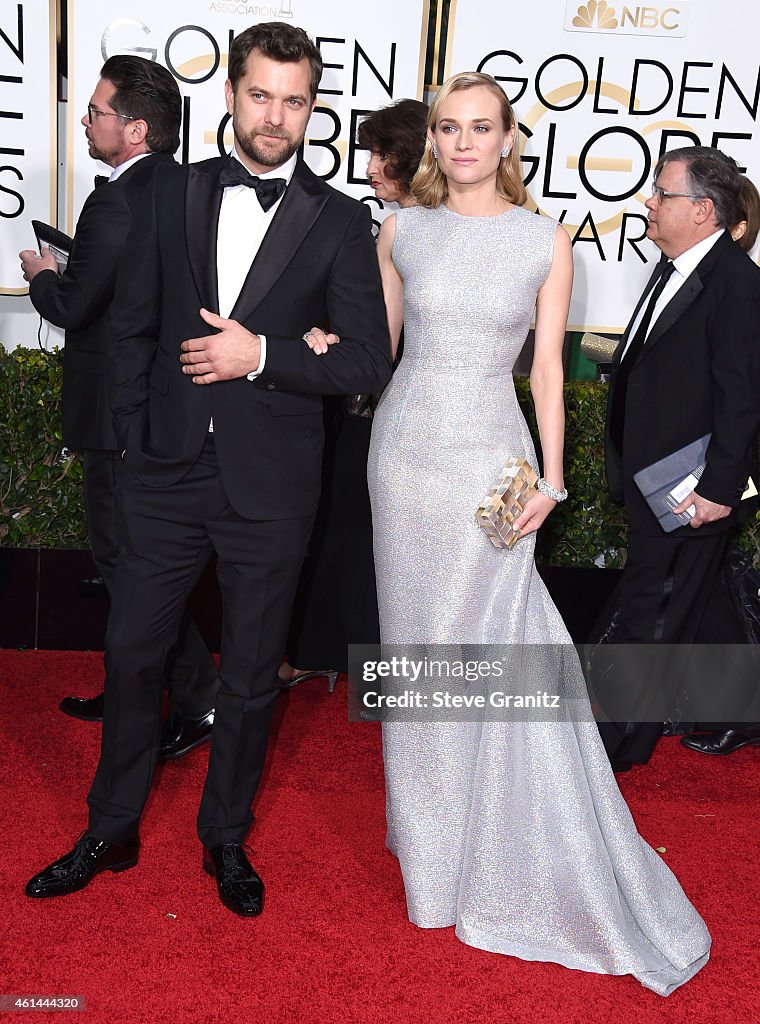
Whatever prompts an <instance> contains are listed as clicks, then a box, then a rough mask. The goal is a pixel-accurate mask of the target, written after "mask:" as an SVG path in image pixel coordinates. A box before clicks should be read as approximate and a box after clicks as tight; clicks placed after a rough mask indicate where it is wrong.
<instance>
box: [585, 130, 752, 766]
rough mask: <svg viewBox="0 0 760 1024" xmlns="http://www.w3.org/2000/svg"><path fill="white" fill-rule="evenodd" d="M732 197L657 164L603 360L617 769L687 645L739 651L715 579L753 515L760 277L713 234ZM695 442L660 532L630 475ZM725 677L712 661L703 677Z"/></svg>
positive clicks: (641, 751)
mask: <svg viewBox="0 0 760 1024" xmlns="http://www.w3.org/2000/svg"><path fill="white" fill-rule="evenodd" d="M740 187H741V174H740V172H739V169H738V167H737V165H736V163H735V162H734V161H733V160H732V159H730V158H729V157H727V156H725V155H724V154H723V153H721V152H720V151H719V150H716V149H712V148H708V147H704V146H694V147H687V148H685V149H678V150H674V151H672V152H669V153H665V154H664V155H663V156H662V157H661V159H660V160H659V162H658V164H657V166H656V168H655V175H654V185H653V194H652V196H651V198H650V199H648V200H647V202H646V207H647V210H648V211H649V227H648V230H647V237H648V238H650V239H651V240H652V241H653V242H654V243H655V245H656V246H657V248H658V249H659V250H660V251H661V253H662V256H661V259H660V262H659V263H658V264H657V266H656V268H655V270H654V273H653V274H652V276H651V278H650V280H649V283H648V284H647V286H646V288H645V289H644V293H643V295H642V297H641V299H640V300H639V302H638V304H637V306H636V309H635V310H634V313H633V317H632V319H631V321H630V324H629V326H628V328H627V330H626V332H625V334H624V335H623V338H622V340H621V343H620V345H619V347H618V350H617V352H616V354H615V360H614V362H613V372H612V376H611V379H610V389H609V398H608V411H607V428H606V455H607V479H608V486H609V490H610V494H611V495H612V497H613V498H614V499H615V500H616V501H618V502H620V503H621V504H624V505H625V509H626V512H627V514H628V519H629V523H630V532H629V539H628V557H627V561H626V566H625V571H624V573H623V577H622V583H621V593H620V599H619V605H618V615H617V621H616V625H615V627H614V629H613V630H612V631H611V632H610V637H609V638H610V640H612V641H614V643H615V645H618V644H621V645H628V644H645V645H648V646H647V649H646V652H644V651H643V650H642V649H636V652H635V654H634V651H633V650H632V649H630V648H629V649H628V653H627V655H626V652H625V647H623V649H620V648H617V653H616V654H615V655H614V656H611V657H613V658H614V659H615V662H616V663H615V669H616V671H615V672H614V673H612V674H611V675H610V676H609V679H610V685H611V686H612V687H623V688H624V690H625V692H626V694H627V697H628V698H629V699H628V700H627V706H628V708H629V717H630V718H632V719H634V720H632V721H628V722H622V723H621V722H609V723H602V725H601V726H600V728H601V731H602V736H603V738H604V741H605V746H606V747H607V751H608V753H609V755H610V758H611V759H612V761H613V765H614V767H616V768H617V769H618V770H626V769H627V768H629V767H630V766H631V764H632V763H639V764H643V763H645V762H646V761H647V760H648V759H649V757H650V755H651V753H652V751H653V749H654V747H655V744H656V743H657V740H658V738H659V736H660V735H661V734H662V728H663V727H662V724H661V722H662V716H661V715H660V714H659V711H661V710H662V708H663V707H667V705H668V703H669V702H670V699H671V697H672V698H673V699H675V697H676V694H677V692H678V691H679V688H681V687H682V685H683V683H684V679H685V678H686V676H687V675H689V676H691V677H693V675H694V671H695V668H696V669H702V670H703V672H702V674H703V676H704V675H705V671H704V670H705V669H706V666H705V664H704V660H703V661H702V663H701V664H696V662H695V659H694V653H695V652H694V651H693V650H692V648H691V646H690V645H693V644H721V645H726V644H729V645H731V644H741V643H742V642H743V635H742V631H741V629H740V626H739V620H738V617H737V616H736V614H735V612H734V609H733V607H732V606H731V602H730V599H729V596H728V592H727V590H726V587H725V584H724V582H723V580H722V576H721V567H722V564H723V560H724V555H725V552H726V547H727V544H728V539H729V533H730V530H731V528H732V526H733V525H734V524H735V523H736V522H737V521H739V520H740V519H743V518H746V516H747V515H748V514H749V513H750V511H754V507H755V502H754V501H753V500H752V499H751V498H750V499H745V500H742V496H743V495H744V494H745V492H746V491H747V481H748V478H750V477H751V478H752V479H753V481H754V482H755V483H757V482H758V464H757V447H756V438H757V433H758V428H759V427H760V397H759V396H760V270H759V269H758V267H757V266H756V265H754V264H753V263H752V261H750V260H748V259H747V257H746V256H745V254H744V253H743V252H742V250H741V249H740V248H739V246H737V245H736V243H735V242H734V241H733V239H732V238H731V235H730V234H729V232H728V230H727V229H728V228H730V227H731V226H732V225H733V223H734V221H735V219H736V217H735V213H736V209H737V203H738V199H739V191H740ZM708 434H709V435H710V439H709V443H708V446H707V452H706V456H705V466H704V471H703V472H702V474H701V477H699V479H698V481H697V482H695V481H691V483H690V484H689V486H688V488H687V490H688V493H685V494H683V496H682V500H681V501H680V503H679V504H677V505H676V507H675V508H674V509H673V514H674V515H675V514H678V513H683V512H690V513H693V517H692V518H691V520H690V522H689V523H688V524H687V525H682V526H677V524H674V525H676V528H675V529H673V530H672V532H666V531H665V530H664V529H663V527H662V526H661V525H660V522H659V521H658V519H657V518H656V516H655V514H654V513H653V512H652V511H651V509H650V506H649V505H648V504H647V502H646V501H645V499H644V496H643V494H642V491H641V490H640V489H639V487H638V486H637V484H636V482H635V480H634V475H635V474H636V473H638V472H639V471H641V470H644V469H646V468H647V467H650V466H652V465H653V464H655V463H657V462H659V461H660V460H662V459H664V458H666V457H669V456H672V455H673V454H674V453H677V452H679V451H680V450H681V449H683V448H684V447H685V446H687V445H689V444H691V443H692V442H695V441H697V440H699V439H700V438H703V437H705V435H708ZM686 475H687V474H684V476H686ZM750 490H751V489H750ZM668 525H671V524H670V523H669V522H668ZM698 650H699V649H698ZM701 650H702V651H708V655H707V656H709V649H708V648H702V649H701ZM701 657H703V658H704V657H705V655H702V656H701ZM690 659H691V660H690ZM726 673H729V674H730V669H729V666H728V665H727V664H725V662H724V663H722V670H721V669H718V670H717V672H716V674H717V675H725V674H726ZM722 683H723V680H722V679H720V678H718V679H715V680H714V686H715V694H716V695H717V704H716V705H715V706H716V707H719V706H720V699H719V698H720V687H721V685H722ZM625 688H627V689H625ZM613 692H614V691H613ZM620 692H622V691H621V690H618V693H620ZM666 713H667V712H666ZM685 714H686V715H687V716H688V708H686V709H685ZM658 719H659V720H658Z"/></svg>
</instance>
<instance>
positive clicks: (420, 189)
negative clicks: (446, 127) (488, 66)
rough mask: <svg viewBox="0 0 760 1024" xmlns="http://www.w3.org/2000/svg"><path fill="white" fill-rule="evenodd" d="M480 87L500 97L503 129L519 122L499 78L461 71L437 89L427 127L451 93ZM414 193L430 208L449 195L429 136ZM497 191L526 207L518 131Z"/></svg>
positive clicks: (503, 161)
mask: <svg viewBox="0 0 760 1024" xmlns="http://www.w3.org/2000/svg"><path fill="white" fill-rule="evenodd" d="M477 86H484V87H485V88H486V89H488V90H489V92H492V93H493V94H494V96H495V97H496V98H497V100H498V101H499V107H500V109H501V120H502V124H503V127H504V131H505V132H508V131H509V130H510V128H511V127H512V125H515V124H516V123H517V119H516V118H515V112H514V110H513V109H512V105H511V103H510V102H509V100H508V99H507V97H506V94H505V93H504V90H503V89H502V87H501V86H500V85H499V83H498V82H497V81H496V79H495V78H492V77H491V76H490V75H484V74H482V73H481V72H479V71H461V72H460V73H459V74H458V75H452V77H451V78H449V79H447V80H446V81H445V82H444V83H443V85H442V86H441V88H440V89H439V91H438V95H437V96H436V98H435V99H434V100H433V103H432V105H431V107H430V112H429V114H428V128H429V129H430V131H431V132H434V131H435V126H436V124H437V123H438V117H439V115H440V110H441V107H442V106H443V104H444V103H445V102H446V100H447V98H448V97H449V96H450V95H451V93H452V92H461V91H462V90H464V89H474V88H476V87H477ZM411 192H412V195H413V196H414V197H415V199H416V200H417V202H418V203H419V205H420V206H427V207H430V208H433V207H436V206H440V205H441V203H442V202H443V201H444V199H445V198H446V197H447V196H448V194H449V188H448V185H447V183H446V176H445V174H444V173H443V172H442V171H441V169H440V167H439V166H438V162H437V160H436V159H435V157H434V156H433V147H432V145H431V142H430V138H429V137H428V138H426V141H425V151H424V153H423V154H422V160H420V165H419V167H418V168H417V173H416V174H415V175H414V177H413V178H412V183H411ZM496 192H497V194H498V195H500V196H501V198H502V199H506V200H507V202H509V203H514V204H515V206H523V205H524V204H525V201H526V200H527V198H528V194H527V192H526V191H525V185H524V184H523V179H522V172H521V170H520V147H519V146H518V144H517V134H515V139H514V142H513V145H512V149H511V150H510V153H509V156H507V157H503V158H502V159H501V160H500V161H499V167H498V170H497V172H496Z"/></svg>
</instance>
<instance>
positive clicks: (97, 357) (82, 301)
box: [29, 153, 174, 451]
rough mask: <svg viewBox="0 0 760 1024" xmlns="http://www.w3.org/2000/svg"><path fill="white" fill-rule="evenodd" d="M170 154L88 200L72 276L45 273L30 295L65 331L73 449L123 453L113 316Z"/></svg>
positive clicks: (66, 401)
mask: <svg viewBox="0 0 760 1024" xmlns="http://www.w3.org/2000/svg"><path fill="white" fill-rule="evenodd" d="M166 163H169V164H173V163H174V157H172V156H171V155H170V154H169V153H155V154H152V155H150V156H146V157H143V159H142V160H138V161H137V163H136V164H133V165H132V166H131V167H128V168H127V170H126V171H124V173H123V174H121V175H120V176H119V177H118V178H117V179H116V181H113V182H109V183H108V184H107V185H102V186H101V187H100V188H98V189H95V190H94V191H93V192H91V193H90V195H89V196H88V197H87V200H86V201H85V204H84V206H83V207H82V212H81V214H80V215H79V220H78V221H77V227H76V234H75V235H74V244H73V246H72V250H71V255H70V257H69V262H68V265H67V267H66V270H65V271H64V272H63V274H57V273H56V272H55V271H53V270H44V271H42V272H41V273H39V274H37V276H36V277H35V278H34V279H33V281H32V283H31V285H30V287H29V295H30V298H31V300H32V303H33V305H34V308H35V309H36V310H37V312H38V313H39V314H40V315H41V316H42V317H44V319H45V320H49V321H50V323H52V324H55V325H56V327H62V328H63V329H64V330H65V331H66V344H65V348H64V353H63V408H62V421H63V443H64V444H65V445H67V446H68V447H70V448H97V449H101V450H106V451H108V450H111V451H113V450H115V449H117V448H118V444H117V441H116V436H115V434H114V430H113V414H112V412H111V408H110V406H109V404H108V356H109V354H110V351H111V346H112V338H111V333H110V326H109V321H108V313H109V309H110V306H111V302H112V300H113V295H114V287H115V284H116V274H117V270H118V266H119V260H120V259H121V256H122V253H123V252H124V247H125V245H126V243H127V238H128V237H129V232H130V230H131V228H132V223H133V221H134V217H135V213H136V211H137V209H138V207H139V204H140V201H141V199H142V197H143V193H144V192H145V187H146V185H147V184H148V182H149V181H150V179H151V177H152V176H153V172H154V170H155V169H156V167H158V166H160V165H162V164H166Z"/></svg>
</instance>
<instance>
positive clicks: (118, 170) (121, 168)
mask: <svg viewBox="0 0 760 1024" xmlns="http://www.w3.org/2000/svg"><path fill="white" fill-rule="evenodd" d="M146 156H153V154H152V153H138V154H137V156H131V157H130V158H129V160H125V161H124V163H123V164H118V165H117V166H116V167H114V169H113V170H112V171H111V173H110V175H109V176H108V182H109V184H110V183H111V182H112V181H116V179H117V178H120V177H121V176H122V174H123V173H124V172H125V171H126V170H127V168H128V167H131V166H132V164H136V163H137V161H138V160H144V159H145V157H146Z"/></svg>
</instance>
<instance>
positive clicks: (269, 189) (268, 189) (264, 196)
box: [219, 159, 288, 213]
mask: <svg viewBox="0 0 760 1024" xmlns="http://www.w3.org/2000/svg"><path fill="white" fill-rule="evenodd" d="M236 185H245V186H246V188H253V189H255V190H256V198H257V199H258V201H259V205H260V206H261V209H262V210H263V211H264V213H266V212H267V210H271V208H272V207H273V206H274V204H275V203H276V202H277V200H278V199H279V198H280V196H281V195H282V194H283V192H284V191H285V189H286V188H287V186H288V183H287V181H286V180H285V179H284V178H258V177H257V176H256V175H255V174H250V173H249V172H248V171H247V170H246V169H245V167H243V165H242V164H241V163H240V161H239V160H235V159H232V160H228V161H227V163H226V164H225V165H224V167H223V168H222V170H221V172H220V174H219V187H220V188H234V186H236Z"/></svg>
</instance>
